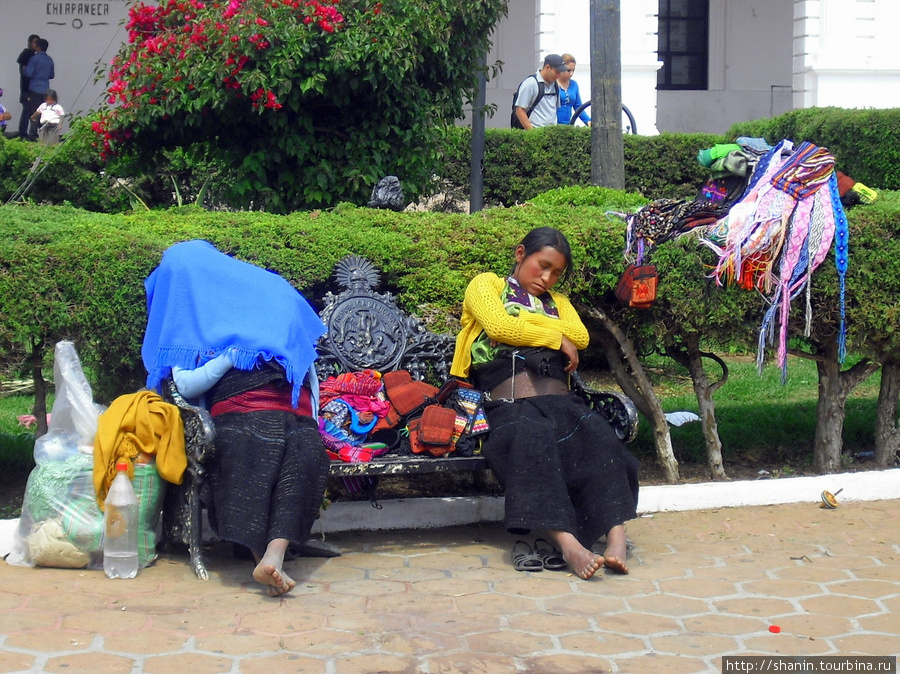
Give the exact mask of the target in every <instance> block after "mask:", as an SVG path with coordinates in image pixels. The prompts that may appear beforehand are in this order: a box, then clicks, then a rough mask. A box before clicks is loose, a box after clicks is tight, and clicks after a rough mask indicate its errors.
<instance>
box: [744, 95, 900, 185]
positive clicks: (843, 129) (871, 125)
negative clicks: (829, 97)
mask: <svg viewBox="0 0 900 674" xmlns="http://www.w3.org/2000/svg"><path fill="white" fill-rule="evenodd" d="M728 136H729V137H730V138H737V137H738V136H757V137H761V138H765V139H766V140H768V141H769V142H770V143H776V142H778V141H780V140H781V139H783V138H789V139H790V140H792V141H794V143H795V144H799V143H801V142H802V141H809V142H811V143H814V144H815V145H821V146H824V147H827V148H828V149H829V150H830V151H831V153H832V154H834V157H835V159H836V160H837V168H838V169H839V170H840V171H842V172H844V173H846V174H847V175H849V176H850V177H851V178H853V179H854V180H858V181H859V182H861V183H863V184H865V185H868V186H869V187H871V188H873V189H876V190H882V189H884V190H900V108H892V109H888V110H847V109H844V108H808V109H805V110H793V111H791V112H787V113H785V114H783V115H779V116H778V117H775V118H773V119H758V120H755V121H752V122H742V123H740V124H735V125H734V126H733V127H731V129H729V131H728Z"/></svg>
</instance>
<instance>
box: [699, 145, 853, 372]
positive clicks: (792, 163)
mask: <svg viewBox="0 0 900 674" xmlns="http://www.w3.org/2000/svg"><path fill="white" fill-rule="evenodd" d="M788 142H789V141H782V143H781V144H779V145H778V146H777V147H776V148H773V150H772V151H771V152H770V153H768V154H767V155H766V156H765V157H763V158H762V159H761V160H760V165H759V166H758V168H757V173H755V174H754V175H753V177H752V178H751V180H750V184H749V186H748V189H747V192H746V193H745V195H744V197H743V198H742V199H741V201H740V202H739V203H737V204H735V206H734V207H733V208H732V210H731V212H730V213H729V215H728V218H727V219H728V224H727V226H726V227H725V228H724V231H725V232H726V233H725V245H724V246H723V247H718V246H717V245H716V244H715V243H714V242H713V241H711V240H710V238H708V239H707V240H705V241H704V242H703V243H705V244H706V245H708V246H709V247H711V248H713V249H714V250H716V252H717V253H718V255H719V263H718V265H717V267H716V271H715V275H716V280H717V281H718V282H719V283H720V284H721V283H722V280H723V278H724V279H725V280H727V281H733V282H737V283H739V284H740V285H742V286H743V287H745V288H747V289H752V288H757V289H758V290H760V291H761V292H764V293H765V294H766V295H768V296H769V297H768V301H769V305H770V306H769V309H768V310H767V311H766V313H765V315H764V316H763V321H762V325H761V327H760V331H759V340H758V350H757V367H758V368H759V369H760V370H762V366H763V360H764V353H765V347H766V344H767V343H768V344H772V343H774V342H775V327H776V323H777V325H778V328H779V330H778V349H777V361H778V365H779V367H780V368H781V372H782V375H781V376H782V381H784V380H785V379H786V378H787V331H788V322H789V319H790V305H791V301H792V300H793V299H796V298H797V297H798V296H799V295H800V294H801V293H803V292H804V290H805V293H806V327H805V332H806V335H807V336H808V335H809V333H810V327H811V324H812V306H811V301H810V281H811V278H812V273H813V271H815V269H816V268H817V267H818V266H819V265H820V264H821V263H822V262H823V260H824V259H825V256H826V255H827V253H828V250H829V249H830V247H831V243H832V241H835V242H836V255H835V257H836V259H837V265H838V274H839V277H840V283H841V327H840V335H839V344H840V354H841V356H840V357H841V361H843V357H844V353H845V342H846V337H845V334H846V328H845V319H844V286H845V276H846V270H847V237H848V231H847V220H846V216H845V215H844V209H843V206H842V205H841V202H840V196H839V194H838V191H837V176H836V173H835V171H834V157H833V156H832V155H831V154H830V153H829V152H828V151H827V150H826V149H824V148H821V147H817V146H815V145H813V144H811V143H802V144H801V145H800V146H799V147H798V148H797V151H796V152H794V153H793V154H792V155H791V156H789V157H788V158H787V159H784V160H783V161H779V160H780V153H781V150H780V148H782V146H784V145H785V144H786V143H788ZM757 174H758V175H757ZM826 185H827V186H828V187H827V188H826V189H822V188H823V187H825V186H826Z"/></svg>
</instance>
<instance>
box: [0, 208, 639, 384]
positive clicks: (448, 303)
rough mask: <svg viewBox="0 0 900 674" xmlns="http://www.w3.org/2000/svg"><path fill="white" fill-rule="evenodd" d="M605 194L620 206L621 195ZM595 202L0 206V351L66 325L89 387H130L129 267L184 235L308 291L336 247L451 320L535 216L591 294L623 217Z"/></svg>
mask: <svg viewBox="0 0 900 674" xmlns="http://www.w3.org/2000/svg"><path fill="white" fill-rule="evenodd" d="M610 203H613V202H610ZM614 203H615V204H616V205H619V206H621V197H620V198H619V199H618V200H617V201H615V202H614ZM604 210H605V209H604V208H602V207H591V206H585V207H581V208H572V207H570V206H553V205H545V206H542V205H538V204H532V205H528V206H526V207H522V208H513V209H491V210H488V211H485V212H483V213H480V214H476V215H473V216H468V215H452V214H439V213H393V212H390V211H383V210H373V209H368V208H357V207H354V206H351V205H342V206H340V207H338V208H336V209H334V210H332V211H329V212H320V211H314V212H305V213H296V214H293V215H289V216H274V215H268V214H262V213H247V212H242V213H211V212H207V211H203V210H201V209H198V208H194V207H183V208H178V209H172V210H168V211H153V212H141V213H135V214H129V215H101V214H93V213H88V212H86V211H82V210H78V209H75V208H71V207H11V206H6V207H0V221H3V222H4V223H5V224H4V236H3V237H0V317H2V318H0V364H2V363H3V362H5V363H6V365H7V367H11V366H13V365H14V364H16V363H21V362H22V361H23V360H24V358H25V356H26V354H27V353H28V352H29V351H30V345H31V344H33V343H37V344H43V345H44V347H45V349H46V350H47V351H48V352H50V353H52V345H53V344H54V343H55V342H56V341H58V340H59V339H71V340H73V341H75V343H76V346H77V348H78V349H79V354H80V355H81V357H82V359H83V360H84V362H85V364H86V366H87V367H89V369H90V370H91V371H92V372H93V373H94V380H93V381H92V383H94V384H95V386H96V387H97V389H96V391H97V394H98V398H100V399H103V400H110V399H112V398H113V397H115V396H116V395H119V394H121V393H123V392H127V391H134V390H136V388H138V387H139V386H140V385H141V381H142V379H143V377H144V373H143V366H142V364H141V361H140V343H141V340H142V337H143V328H144V324H145V320H146V318H145V306H144V301H145V298H144V288H143V281H144V279H145V278H146V277H147V275H148V274H149V273H150V272H151V271H152V269H153V268H154V267H155V266H156V265H157V264H158V262H159V260H160V257H161V256H162V253H163V251H164V250H165V249H166V248H167V247H168V246H170V245H171V244H172V243H175V242H177V241H183V240H188V239H195V238H203V239H207V240H209V241H211V242H212V243H213V244H215V245H216V246H217V247H218V248H219V249H221V250H223V251H225V252H227V253H229V254H233V255H235V256H237V257H239V258H241V259H244V260H247V261H249V262H252V263H255V264H258V265H260V266H263V267H265V268H268V269H271V270H273V271H276V272H278V273H280V274H281V275H283V276H284V277H285V278H287V279H288V280H289V281H290V282H291V283H292V284H294V285H295V286H296V287H297V288H298V289H300V290H301V291H302V292H303V293H304V294H305V295H306V297H308V298H309V299H310V300H312V301H313V302H315V301H316V300H318V299H321V298H322V297H323V296H324V294H325V292H326V291H327V290H328V289H330V288H331V287H332V283H331V273H332V270H333V268H334V265H335V263H336V262H337V261H338V260H339V259H340V258H341V257H343V256H344V255H346V254H348V253H357V254H360V255H364V256H366V257H368V258H369V259H371V260H372V261H373V262H374V263H375V265H376V266H377V267H378V268H379V269H380V270H381V271H382V278H383V286H382V287H384V288H387V289H390V290H393V291H396V292H398V293H400V297H401V301H402V303H403V305H404V307H405V308H407V309H408V310H410V311H413V312H414V313H417V314H419V315H421V316H423V317H424V318H426V320H428V321H429V322H430V323H431V324H432V325H433V327H434V329H436V330H439V331H441V330H442V331H451V332H452V331H453V330H454V329H455V328H456V325H457V324H456V323H455V320H456V319H455V317H458V315H459V307H460V302H461V299H462V296H463V292H464V290H465V287H466V284H467V283H468V281H469V279H470V278H471V277H472V276H474V275H475V274H476V273H479V272H481V271H483V270H486V269H491V270H494V271H497V272H498V273H505V272H506V271H508V269H509V265H510V261H511V259H512V251H513V250H514V248H515V244H516V243H518V241H519V240H520V239H521V237H522V236H524V234H525V233H526V232H527V231H528V230H530V229H532V228H533V227H537V226H541V225H549V226H554V227H558V228H560V229H562V230H563V231H565V232H567V233H568V234H569V235H570V237H571V238H572V241H573V245H574V246H575V248H576V250H577V251H580V252H579V253H578V254H577V255H576V265H575V272H576V273H575V275H574V278H573V280H572V282H571V286H570V288H571V289H572V290H573V292H577V293H582V294H584V295H585V296H590V297H594V296H601V295H603V294H604V293H608V292H609V291H610V289H611V288H612V287H613V285H614V284H615V282H616V280H617V278H618V274H619V271H620V268H621V255H622V248H623V245H624V236H623V234H624V223H623V222H622V220H621V219H620V218H616V217H610V216H607V215H605V212H604Z"/></svg>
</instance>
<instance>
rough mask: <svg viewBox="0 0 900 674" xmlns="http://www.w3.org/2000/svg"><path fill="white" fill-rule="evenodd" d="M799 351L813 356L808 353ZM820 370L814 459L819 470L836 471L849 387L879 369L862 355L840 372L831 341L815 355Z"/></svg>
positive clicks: (835, 348) (834, 348)
mask: <svg viewBox="0 0 900 674" xmlns="http://www.w3.org/2000/svg"><path fill="white" fill-rule="evenodd" d="M791 352H792V353H795V354H796V355H800V356H802V357H805V358H810V355H809V354H808V353H803V352H801V353H797V352H796V351H793V350H792V351H791ZM813 360H815V361H816V369H817V370H818V372H819V401H818V403H817V405H816V444H815V448H814V450H813V462H814V464H815V468H816V472H817V473H820V474H824V473H835V472H837V471H838V470H840V468H841V449H842V447H843V437H842V434H843V430H844V415H845V412H846V404H847V396H849V395H850V391H852V390H853V388H854V387H855V386H856V385H857V384H859V382H861V381H863V380H864V379H866V378H867V377H869V376H870V375H871V374H872V373H873V372H875V371H876V370H877V369H878V363H875V362H872V361H870V360H869V359H867V358H863V359H862V360H861V361H859V362H858V363H856V365H854V366H853V367H851V368H850V369H849V370H844V371H843V372H841V364H840V362H838V346H837V343H835V342H833V341H832V342H829V343H828V344H827V345H825V347H824V348H823V352H822V354H821V355H820V356H816V357H813Z"/></svg>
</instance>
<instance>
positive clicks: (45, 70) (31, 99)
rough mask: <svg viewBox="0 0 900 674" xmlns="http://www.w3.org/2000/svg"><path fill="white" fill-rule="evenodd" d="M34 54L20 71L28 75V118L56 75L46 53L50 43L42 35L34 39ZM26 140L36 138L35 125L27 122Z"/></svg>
mask: <svg viewBox="0 0 900 674" xmlns="http://www.w3.org/2000/svg"><path fill="white" fill-rule="evenodd" d="M34 46H35V51H34V56H32V57H31V59H30V60H29V61H28V65H26V66H25V69H24V70H23V71H22V72H23V73H24V74H25V76H26V77H28V96H27V97H26V99H25V100H26V104H25V109H26V110H27V112H28V119H29V121H30V119H31V117H32V116H33V115H34V113H35V111H36V110H37V109H38V106H40V104H41V103H43V102H44V101H45V100H46V98H47V90H48V89H49V88H50V80H52V79H53V78H54V77H56V72H55V71H54V69H53V59H52V58H50V56H49V55H48V54H47V49H48V48H49V47H50V43H49V42H47V40H45V39H44V38H42V37H39V38H38V39H37V40H35V41H34ZM27 137H28V140H31V141H35V140H37V125H36V124H29V127H28V134H27Z"/></svg>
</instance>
